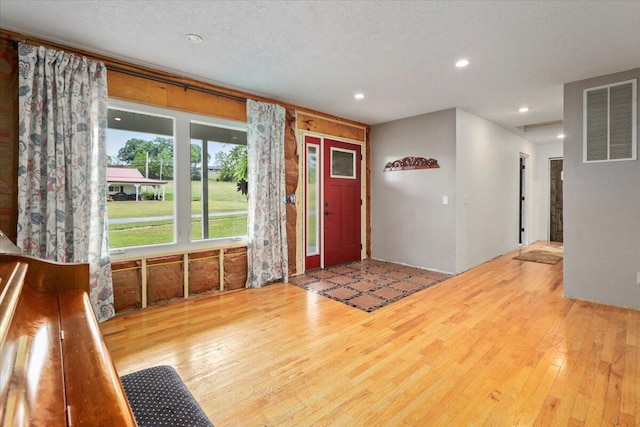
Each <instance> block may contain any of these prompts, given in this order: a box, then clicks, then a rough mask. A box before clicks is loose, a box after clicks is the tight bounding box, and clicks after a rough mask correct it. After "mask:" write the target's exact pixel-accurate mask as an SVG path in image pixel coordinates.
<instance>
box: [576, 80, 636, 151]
mask: <svg viewBox="0 0 640 427" xmlns="http://www.w3.org/2000/svg"><path fill="white" fill-rule="evenodd" d="M629 83H631V92H632V93H631V157H628V158H626V159H612V158H611V132H610V131H611V117H610V111H611V98H610V92H611V88H612V87H615V86H622V85H626V84H629ZM605 88H606V89H607V158H606V159H602V160H588V159H587V136H588V135H587V94H588V93H589V92H591V91H595V90H600V89H605ZM637 131H638V80H637V79H630V80H624V81H621V82H615V83H610V84H606V85H600V86H594V87H589V88H586V89H584V90H583V91H582V163H605V162H626V161H630V160H637V159H638V135H637V133H638V132H637Z"/></svg>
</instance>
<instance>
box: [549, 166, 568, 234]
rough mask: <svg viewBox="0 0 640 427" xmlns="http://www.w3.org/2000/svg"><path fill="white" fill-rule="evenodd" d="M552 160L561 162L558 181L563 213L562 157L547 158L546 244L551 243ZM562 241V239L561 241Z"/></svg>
mask: <svg viewBox="0 0 640 427" xmlns="http://www.w3.org/2000/svg"><path fill="white" fill-rule="evenodd" d="M552 160H562V172H561V174H560V180H561V181H562V186H563V190H562V191H563V198H562V204H563V209H562V211H563V212H564V156H560V157H549V158H547V180H548V181H547V201H548V202H549V204H548V206H547V212H546V216H547V243H551V161H552ZM562 228H563V229H564V215H563V216H562ZM563 240H564V239H563Z"/></svg>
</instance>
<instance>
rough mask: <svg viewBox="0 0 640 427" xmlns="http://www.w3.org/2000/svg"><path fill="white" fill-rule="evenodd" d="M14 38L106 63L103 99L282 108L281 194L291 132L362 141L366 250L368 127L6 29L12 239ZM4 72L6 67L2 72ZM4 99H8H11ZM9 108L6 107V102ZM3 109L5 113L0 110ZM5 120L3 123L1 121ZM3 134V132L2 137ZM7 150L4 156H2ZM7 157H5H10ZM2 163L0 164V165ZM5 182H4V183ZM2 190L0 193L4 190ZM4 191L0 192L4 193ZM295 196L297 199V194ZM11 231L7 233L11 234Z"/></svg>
mask: <svg viewBox="0 0 640 427" xmlns="http://www.w3.org/2000/svg"><path fill="white" fill-rule="evenodd" d="M15 40H26V41H27V42H29V43H32V44H42V45H44V46H47V47H51V48H56V49H61V50H64V51H66V52H69V53H76V54H80V55H84V56H87V57H90V58H92V59H96V60H100V61H103V62H104V63H105V64H106V66H107V69H108V71H107V82H108V90H109V97H110V98H116V99H121V100H125V101H131V102H138V103H142V104H147V105H154V106H158V107H164V108H170V109H176V110H181V111H187V112H193V113H196V114H203V115H208V116H213V117H219V118H224V119H230V120H237V121H243V122H246V120H247V116H246V103H245V99H246V98H251V99H255V100H258V101H263V102H272V103H278V104H280V105H283V106H284V107H285V108H287V120H288V123H289V126H288V128H287V129H291V131H290V132H289V131H287V134H286V138H285V145H286V147H285V149H286V173H287V193H289V194H290V193H292V192H294V191H295V188H296V185H294V183H296V182H297V180H298V172H299V156H298V153H297V145H298V144H297V141H296V134H297V132H296V130H302V131H308V132H312V133H317V134H322V135H328V136H333V137H338V138H342V139H348V140H355V141H363V142H365V144H366V145H367V146H366V147H365V149H366V150H367V156H366V158H367V167H366V171H367V172H366V175H365V177H364V178H365V180H366V188H367V195H366V197H367V201H368V203H367V212H366V221H367V225H366V230H367V238H366V246H367V252H366V253H367V255H368V256H370V254H371V249H370V248H371V243H370V233H369V230H370V218H371V215H370V206H371V204H370V176H369V159H370V156H369V151H368V150H369V148H368V132H369V126H367V125H365V124H363V123H358V122H353V121H350V120H346V119H342V118H340V117H335V116H332V115H328V114H324V113H319V112H316V111H313V110H309V109H305V108H301V107H298V106H295V105H291V104H287V103H282V102H277V101H273V100H269V99H265V98H262V97H258V96H254V95H251V94H247V93H243V92H240V91H235V90H231V89H226V88H222V87H217V86H214V85H210V84H207V83H204V82H200V81H197V80H193V79H189V78H185V77H181V76H178V75H173V74H170V73H166V72H162V71H158V70H153V69H149V68H145V67H138V66H135V65H132V64H128V63H126V62H124V61H121V60H117V59H114V58H110V57H105V56H102V55H97V54H93V53H91V52H87V51H83V50H79V49H73V48H69V47H68V46H63V45H60V44H56V43H53V42H48V41H46V40H40V39H36V38H30V37H26V36H22V35H20V34H16V33H11V32H8V31H4V30H1V29H0V41H1V42H2V43H1V44H0V60H3V61H4V60H5V59H4V58H5V56H7V57H10V58H11V61H15V62H11V61H8V62H7V64H9V65H6V66H5V64H4V63H2V64H0V65H2V66H1V67H0V90H2V92H1V94H2V99H3V101H2V108H3V110H2V113H3V114H2V121H1V122H0V133H1V134H0V144H2V145H0V147H1V148H2V153H3V156H2V158H0V161H6V162H7V165H9V166H7V167H6V168H5V167H2V168H1V170H0V183H1V184H2V186H1V187H2V188H0V202H1V205H0V206H1V209H0V228H2V229H3V228H6V230H3V231H5V232H6V233H7V234H8V235H9V237H13V239H12V240H14V241H15V232H16V224H17V195H16V188H17V182H16V181H17V180H16V175H17V127H18V113H17V97H18V85H17V49H16V41H15ZM7 70H8V71H7ZM5 99H7V100H12V101H11V103H7V102H5ZM8 104H11V106H15V110H13V107H11V108H9V106H7V105H8ZM5 109H6V111H7V114H5ZM5 122H6V123H5ZM5 135H6V136H5ZM5 153H8V154H9V156H7V155H4V154H5ZM7 159H11V160H10V161H9V160H7ZM2 166H4V164H2ZM5 182H6V183H7V184H6V185H5ZM5 190H6V192H5ZM5 193H6V194H5ZM299 198H301V197H299ZM296 217H297V213H296V206H295V205H288V209H287V229H288V231H289V233H291V232H292V231H293V230H296V233H301V232H302V227H301V224H297V223H296ZM12 233H13V234H12ZM291 234H292V236H290V238H289V239H288V240H289V242H288V243H289V266H290V274H295V273H296V271H295V267H296V251H297V248H296V240H297V239H296V238H295V235H294V234H293V233H291Z"/></svg>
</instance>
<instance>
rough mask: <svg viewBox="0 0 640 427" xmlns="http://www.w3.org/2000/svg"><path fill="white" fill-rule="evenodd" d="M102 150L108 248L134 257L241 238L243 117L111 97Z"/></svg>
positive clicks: (243, 228) (244, 214)
mask: <svg viewBox="0 0 640 427" xmlns="http://www.w3.org/2000/svg"><path fill="white" fill-rule="evenodd" d="M107 155H108V165H107V181H108V186H109V192H108V200H109V203H108V204H107V214H108V224H109V244H110V247H111V249H112V250H113V251H112V252H113V253H124V252H127V253H130V252H131V253H133V254H135V255H136V256H139V255H147V254H154V253H166V252H170V251H179V250H187V249H189V248H192V247H197V248H208V247H211V246H212V243H211V240H212V239H230V240H234V241H236V240H243V239H246V235H247V197H246V162H247V157H246V124H245V123H238V122H233V121H229V120H223V119H217V118H213V117H206V116H200V115H196V114H190V113H186V112H182V111H174V110H168V109H163V108H157V107H151V106H146V105H139V104H134V103H130V102H124V101H115V100H113V101H110V108H109V117H108V130H107ZM239 162H244V167H245V169H244V176H241V173H242V168H241V167H240V166H238V163H239ZM225 168H226V169H225ZM229 169H231V170H232V173H231V174H230V175H229V174H227V175H224V176H223V174H224V173H227V172H228V170H229ZM238 177H240V178H242V177H244V181H242V180H241V179H239V178H238ZM243 190H244V192H243ZM203 218H206V220H204V221H203ZM225 244H226V243H225V242H224V241H222V240H220V241H219V242H217V243H214V245H225Z"/></svg>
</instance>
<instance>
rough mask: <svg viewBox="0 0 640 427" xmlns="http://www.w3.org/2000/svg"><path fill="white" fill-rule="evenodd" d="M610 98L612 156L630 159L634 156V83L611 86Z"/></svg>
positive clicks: (610, 144)
mask: <svg viewBox="0 0 640 427" xmlns="http://www.w3.org/2000/svg"><path fill="white" fill-rule="evenodd" d="M609 99H610V101H609V104H610V112H609V152H610V158H611V159H630V158H632V157H633V153H632V148H633V145H632V144H633V142H632V139H633V134H632V129H633V85H632V84H631V83H626V84H622V85H616V86H611V88H610V91H609Z"/></svg>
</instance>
